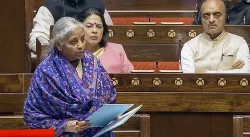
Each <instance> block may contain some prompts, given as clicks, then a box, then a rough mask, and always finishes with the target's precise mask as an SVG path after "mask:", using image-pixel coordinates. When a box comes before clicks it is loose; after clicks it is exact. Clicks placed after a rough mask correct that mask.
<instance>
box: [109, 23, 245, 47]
mask: <svg viewBox="0 0 250 137" xmlns="http://www.w3.org/2000/svg"><path fill="white" fill-rule="evenodd" d="M109 29H110V30H112V31H113V32H114V36H112V37H111V38H110V41H111V42H117V43H121V44H128V43H134V44H135V43H136V44H149V43H150V44H166V43H167V44H173V43H179V40H182V43H185V42H187V41H188V40H190V39H192V37H190V36H189V34H190V32H191V31H192V32H193V34H195V33H196V35H198V34H200V33H202V32H203V30H202V27H201V26H188V25H180V26H170V25H165V26H150V25H148V26H110V27H109ZM150 29H151V30H153V31H154V32H155V36H154V37H152V38H149V37H148V36H147V33H148V31H149V30H150ZM128 30H133V32H134V37H132V38H129V37H127V36H126V33H127V31H128ZM171 30H172V31H171ZM226 30H227V31H228V32H230V33H233V34H237V35H239V36H242V37H244V38H245V40H246V41H247V43H250V27H249V26H227V27H226ZM169 33H172V34H175V36H174V37H172V38H171V37H169V36H168V34H169Z"/></svg>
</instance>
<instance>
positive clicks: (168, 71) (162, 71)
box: [159, 70, 183, 73]
mask: <svg viewBox="0 0 250 137" xmlns="http://www.w3.org/2000/svg"><path fill="white" fill-rule="evenodd" d="M159 72H160V73H183V71H182V70H159Z"/></svg>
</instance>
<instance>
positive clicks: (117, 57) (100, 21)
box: [78, 8, 134, 73]
mask: <svg viewBox="0 0 250 137" xmlns="http://www.w3.org/2000/svg"><path fill="white" fill-rule="evenodd" d="M78 20H79V21H80V22H82V23H83V25H84V33H85V40H86V48H85V49H86V50H88V51H90V52H92V53H93V54H94V55H95V56H96V57H97V58H98V59H99V60H100V62H101V63H102V65H103V67H104V68H105V69H106V71H107V72H108V73H129V72H130V71H131V70H133V69H134V67H133V65H132V64H131V62H130V61H129V60H128V58H127V55H126V53H125V51H124V49H123V47H122V45H121V44H116V43H110V42H108V26H107V24H106V23H105V20H104V17H103V15H102V14H100V13H99V12H98V10H96V9H93V8H90V9H88V10H84V11H82V12H81V13H80V14H79V15H78Z"/></svg>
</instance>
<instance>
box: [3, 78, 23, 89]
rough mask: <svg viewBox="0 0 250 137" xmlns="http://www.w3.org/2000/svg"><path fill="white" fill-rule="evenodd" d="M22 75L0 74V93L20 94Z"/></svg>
mask: <svg viewBox="0 0 250 137" xmlns="http://www.w3.org/2000/svg"><path fill="white" fill-rule="evenodd" d="M22 92H23V74H17V75H11V74H9V75H6V74H5V75H4V74H0V93H22Z"/></svg>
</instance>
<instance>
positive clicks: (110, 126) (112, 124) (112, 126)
mask: <svg viewBox="0 0 250 137" xmlns="http://www.w3.org/2000/svg"><path fill="white" fill-rule="evenodd" d="M141 107H142V105H140V106H138V107H136V108H134V109H133V110H131V111H129V112H128V113H126V114H124V115H121V116H119V117H117V119H116V120H114V121H112V122H110V123H109V124H108V125H107V126H105V127H104V128H103V129H101V130H100V131H99V132H97V133H96V134H95V135H94V136H93V137H99V136H101V135H102V134H104V133H106V132H108V131H111V130H113V129H115V128H117V127H118V126H120V125H122V124H124V123H125V122H126V121H127V120H128V119H129V118H130V117H131V116H133V115H134V114H135V113H136V112H137V111H138V110H139V109H140V108H141ZM110 111H112V110H110Z"/></svg>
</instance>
